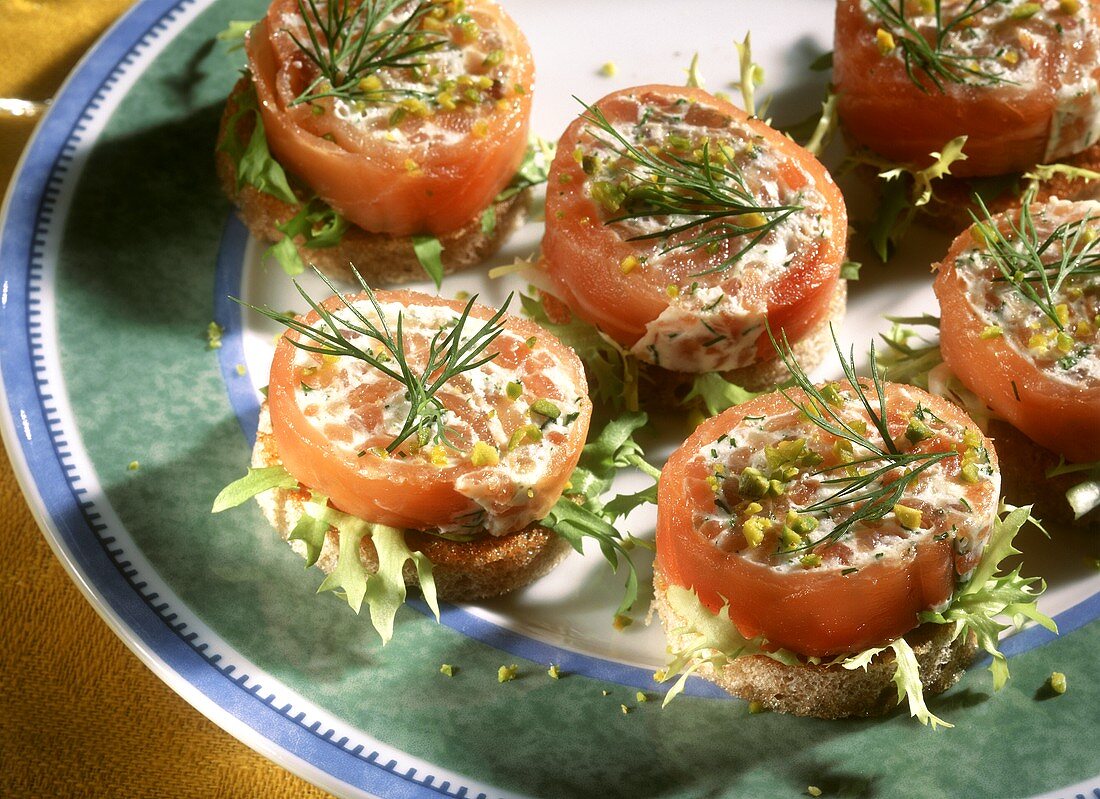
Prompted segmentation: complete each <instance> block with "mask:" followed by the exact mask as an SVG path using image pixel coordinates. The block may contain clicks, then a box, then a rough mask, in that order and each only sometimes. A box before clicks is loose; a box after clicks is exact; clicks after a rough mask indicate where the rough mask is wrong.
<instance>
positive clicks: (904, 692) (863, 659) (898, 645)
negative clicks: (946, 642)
mask: <svg viewBox="0 0 1100 799" xmlns="http://www.w3.org/2000/svg"><path fill="white" fill-rule="evenodd" d="M887 649H889V650H890V651H891V652H893V653H894V664H895V665H894V676H893V681H894V685H896V686H897V687H898V704H899V705H900V704H901V703H902V701H903V700H905V701H907V702H908V704H909V715H910V716H912V717H913V718H916V720H917V721H919V722H920V723H921V724H924V725H926V726H930V727H931V728H932V729H933V730H934V729H936V727H954V726H955V725H954V724H951V723H949V722H946V721H944V720H943V719H941V718H940V717H939V716H937V715H935V714H934V713H933V712H932V711H931V710H929V709H928V705H927V704H925V701H924V683H923V682H921V677H920V665H919V664H918V663H917V656H916V653H914V652H913V647H911V646H909V642H908V641H906V640H905V639H904V638H898V639H896V640H894V641H891V642H890V643H889V644H887V645H886V646H879V647H874V648H871V649H865V650H863V651H862V652H860V653H859V654H858V655H853V656H852V657H850V658H846V659H844V660H842V661H840V665H841V666H843V667H844V668H846V669H848V670H849V671H851V670H854V669H863V670H865V671H866V669H867V667H868V666H870V665H871V661H872V660H873V659H874V657H875V656H876V655H878V654H879V653H880V652H884V651H886V650H887Z"/></svg>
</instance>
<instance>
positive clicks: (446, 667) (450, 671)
mask: <svg viewBox="0 0 1100 799" xmlns="http://www.w3.org/2000/svg"><path fill="white" fill-rule="evenodd" d="M439 673H440V674H444V675H446V676H448V677H454V676H455V667H454V666H452V665H451V664H450V663H444V664H443V665H442V666H440V667H439Z"/></svg>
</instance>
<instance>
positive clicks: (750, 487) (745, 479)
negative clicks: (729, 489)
mask: <svg viewBox="0 0 1100 799" xmlns="http://www.w3.org/2000/svg"><path fill="white" fill-rule="evenodd" d="M768 486H769V483H768V478H767V477H765V476H764V474H763V472H761V471H760V470H759V469H754V468H753V467H752V466H749V467H746V468H745V469H744V470H743V471H742V472H741V477H740V479H739V480H738V484H737V490H738V493H740V494H741V496H742V497H744V498H745V499H760V498H762V497H763V496H764V495H765V494H767V493H768Z"/></svg>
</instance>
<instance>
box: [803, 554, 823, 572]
mask: <svg viewBox="0 0 1100 799" xmlns="http://www.w3.org/2000/svg"><path fill="white" fill-rule="evenodd" d="M798 562H799V563H801V564H802V566H803V567H804V568H807V569H812V568H814V567H815V566H820V565H821V556H820V555H818V554H817V553H816V552H811V553H809V554H808V555H803V556H802V557H801V558H799V559H798Z"/></svg>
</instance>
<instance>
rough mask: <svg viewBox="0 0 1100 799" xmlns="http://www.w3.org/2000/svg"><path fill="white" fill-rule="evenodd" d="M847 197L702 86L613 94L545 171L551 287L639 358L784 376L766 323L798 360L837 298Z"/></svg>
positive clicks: (821, 332)
mask: <svg viewBox="0 0 1100 799" xmlns="http://www.w3.org/2000/svg"><path fill="white" fill-rule="evenodd" d="M847 232H848V225H847V215H846V211H845V206H844V199H843V197H842V196H841V194H840V191H839V190H838V189H837V187H836V185H835V184H834V183H833V180H832V178H831V177H830V176H829V173H828V172H827V171H826V170H825V168H824V167H823V166H822V165H821V164H820V163H819V162H818V161H817V159H815V158H814V157H813V155H811V154H810V153H808V152H807V151H806V150H804V149H803V148H801V147H800V146H799V145H798V144H796V143H795V142H794V141H792V140H791V139H789V138H788V137H786V136H784V135H783V134H781V133H779V132H777V131H775V130H773V129H772V128H770V127H768V126H767V125H766V124H764V123H763V122H762V121H760V120H758V119H755V118H750V117H748V116H746V115H745V113H744V112H743V111H741V110H739V109H738V108H737V107H735V106H734V105H732V104H731V103H729V102H727V101H725V100H722V99H719V98H717V97H714V96H713V95H710V94H708V93H707V92H705V91H703V90H701V89H697V88H685V87H682V86H663V85H649V86H639V87H635V88H630V89H623V90H621V91H616V92H614V93H612V94H610V95H608V96H607V97H605V98H603V99H602V100H600V101H599V102H597V103H595V104H594V105H592V106H589V107H588V108H587V109H586V110H585V112H584V113H582V114H581V115H580V117H579V118H578V119H577V120H576V121H574V122H573V123H572V124H571V125H570V126H569V128H568V129H567V130H566V131H565V134H564V135H563V136H562V138H561V141H560V142H559V144H558V151H557V155H556V156H555V158H554V162H553V164H552V165H551V168H550V176H549V181H548V189H547V199H546V233H545V236H544V238H543V243H542V257H543V263H544V266H545V269H546V271H547V275H548V277H549V280H550V284H549V289H548V290H549V292H550V293H551V294H553V295H554V296H556V297H557V298H558V299H560V300H562V301H563V302H564V303H565V304H566V305H567V306H568V307H569V308H570V309H571V311H572V312H573V313H574V314H576V315H577V316H578V317H580V318H581V319H582V320H584V321H586V322H588V323H590V324H592V325H594V326H596V327H597V328H599V329H600V330H601V331H602V332H603V333H604V334H606V335H607V336H609V337H610V338H611V339H613V340H614V341H615V342H617V343H618V344H619V345H620V346H621V347H622V348H624V349H626V350H629V352H630V353H632V354H633V355H634V356H636V357H637V358H638V359H639V361H641V362H642V363H643V364H646V365H649V366H652V367H658V368H660V369H664V370H669V371H673V372H681V373H695V374H699V373H704V372H721V373H723V374H724V375H726V376H727V377H728V379H730V380H732V381H733V382H735V383H739V384H741V385H744V386H747V387H749V388H758V387H760V386H764V385H767V386H770V385H773V384H774V383H775V382H777V381H778V380H779V379H781V377H782V374H783V373H782V371H781V370H780V369H777V368H776V367H777V366H780V365H779V364H778V362H777V361H776V358H775V352H774V350H773V349H772V347H771V345H770V344H769V342H768V337H767V335H765V334H764V330H765V323H767V324H770V325H771V328H772V329H773V330H776V331H778V330H783V331H785V332H786V335H787V337H788V338H789V340H790V341H792V342H795V346H796V348H797V350H798V351H799V353H800V354H801V355H803V356H804V358H805V359H806V360H807V361H809V360H813V359H814V351H815V350H816V349H818V348H822V346H821V345H823V344H825V342H826V341H827V331H826V323H827V321H828V320H829V319H830V318H834V317H837V316H839V315H840V314H841V313H842V311H843V307H844V298H845V284H844V281H843V280H842V279H841V277H840V272H841V266H842V264H843V263H844V259H845V247H846V238H847Z"/></svg>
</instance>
